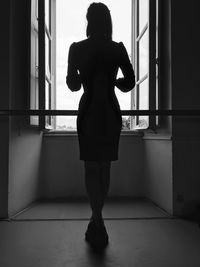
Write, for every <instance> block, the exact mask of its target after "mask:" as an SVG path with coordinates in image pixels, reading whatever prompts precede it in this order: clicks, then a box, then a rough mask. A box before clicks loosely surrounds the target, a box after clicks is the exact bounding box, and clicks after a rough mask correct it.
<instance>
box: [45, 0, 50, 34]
mask: <svg viewBox="0 0 200 267" xmlns="http://www.w3.org/2000/svg"><path fill="white" fill-rule="evenodd" d="M49 1H50V0H45V24H46V26H47V29H48V30H49V31H50V16H49V14H50V3H49Z"/></svg>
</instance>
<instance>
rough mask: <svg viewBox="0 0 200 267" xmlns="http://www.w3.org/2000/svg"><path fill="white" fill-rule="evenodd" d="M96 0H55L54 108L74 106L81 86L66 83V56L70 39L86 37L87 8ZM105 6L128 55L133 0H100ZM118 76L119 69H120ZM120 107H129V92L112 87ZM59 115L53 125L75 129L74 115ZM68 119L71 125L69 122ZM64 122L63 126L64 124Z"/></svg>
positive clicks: (76, 40) (115, 34)
mask: <svg viewBox="0 0 200 267" xmlns="http://www.w3.org/2000/svg"><path fill="white" fill-rule="evenodd" d="M92 2H99V1H98V0H94V1H91V0H84V1H83V0H76V1H74V0H58V1H57V2H56V108H57V109H71V110H77V109H78V104H79V101H80V97H81V96H82V94H83V89H81V90H80V91H78V92H71V91H70V90H69V89H68V88H67V86H66V73H67V61H68V59H67V56H68V50H69V46H70V45H71V44H72V43H73V42H78V41H80V40H83V39H86V26H87V21H86V12H87V8H88V7H89V5H90V4H91V3H92ZM100 2H102V3H104V4H106V5H107V6H108V8H109V9H110V12H111V16H112V21H113V40H114V41H116V42H121V41H122V42H123V43H124V45H125V47H126V49H127V52H128V54H129V56H130V55H131V4H132V0H126V1H124V0H102V1H100ZM119 76H121V73H120V72H119ZM115 93H116V96H117V98H118V100H119V104H120V107H121V109H130V108H131V105H130V103H131V99H130V96H131V94H130V93H122V92H121V91H120V90H119V89H115ZM69 118H70V117H68V116H67V117H60V118H59V117H58V118H57V119H56V129H60V127H61V128H63V127H65V126H66V129H71V128H70V127H72V129H74V127H75V121H76V119H75V117H71V118H70V119H69ZM64 123H66V125H65V124H64ZM70 123H71V126H70ZM64 125H65V126H64Z"/></svg>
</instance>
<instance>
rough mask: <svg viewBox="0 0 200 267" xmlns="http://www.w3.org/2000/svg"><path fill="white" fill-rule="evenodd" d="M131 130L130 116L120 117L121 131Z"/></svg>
mask: <svg viewBox="0 0 200 267" xmlns="http://www.w3.org/2000/svg"><path fill="white" fill-rule="evenodd" d="M129 130H131V116H122V131H129Z"/></svg>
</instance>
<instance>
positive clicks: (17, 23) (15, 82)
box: [8, 0, 42, 215]
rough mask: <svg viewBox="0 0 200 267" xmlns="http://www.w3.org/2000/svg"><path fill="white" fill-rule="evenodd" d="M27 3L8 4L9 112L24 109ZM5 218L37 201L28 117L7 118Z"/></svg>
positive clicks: (35, 140)
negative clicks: (7, 165) (10, 19)
mask: <svg viewBox="0 0 200 267" xmlns="http://www.w3.org/2000/svg"><path fill="white" fill-rule="evenodd" d="M29 8H30V0H20V1H17V0H12V7H11V16H12V28H11V73H10V80H11V86H10V108H11V109H27V108H29V107H28V95H29V94H28V90H29V29H30V24H29V21H30V16H29ZM9 130H10V139H9V196H8V197H9V215H12V214H14V213H16V212H18V211H20V210H22V209H23V208H25V207H27V206H28V205H30V203H32V202H33V201H35V200H36V199H37V198H38V197H39V168H40V152H41V143H42V134H41V133H40V131H39V130H38V129H34V128H31V127H30V126H29V118H28V117H22V116H21V117H19V116H18V117H12V118H10V129H9Z"/></svg>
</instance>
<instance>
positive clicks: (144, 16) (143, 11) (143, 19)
mask: <svg viewBox="0 0 200 267" xmlns="http://www.w3.org/2000/svg"><path fill="white" fill-rule="evenodd" d="M138 2H139V32H141V31H142V29H143V28H144V26H145V25H146V24H147V22H148V11H149V0H138Z"/></svg>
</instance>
